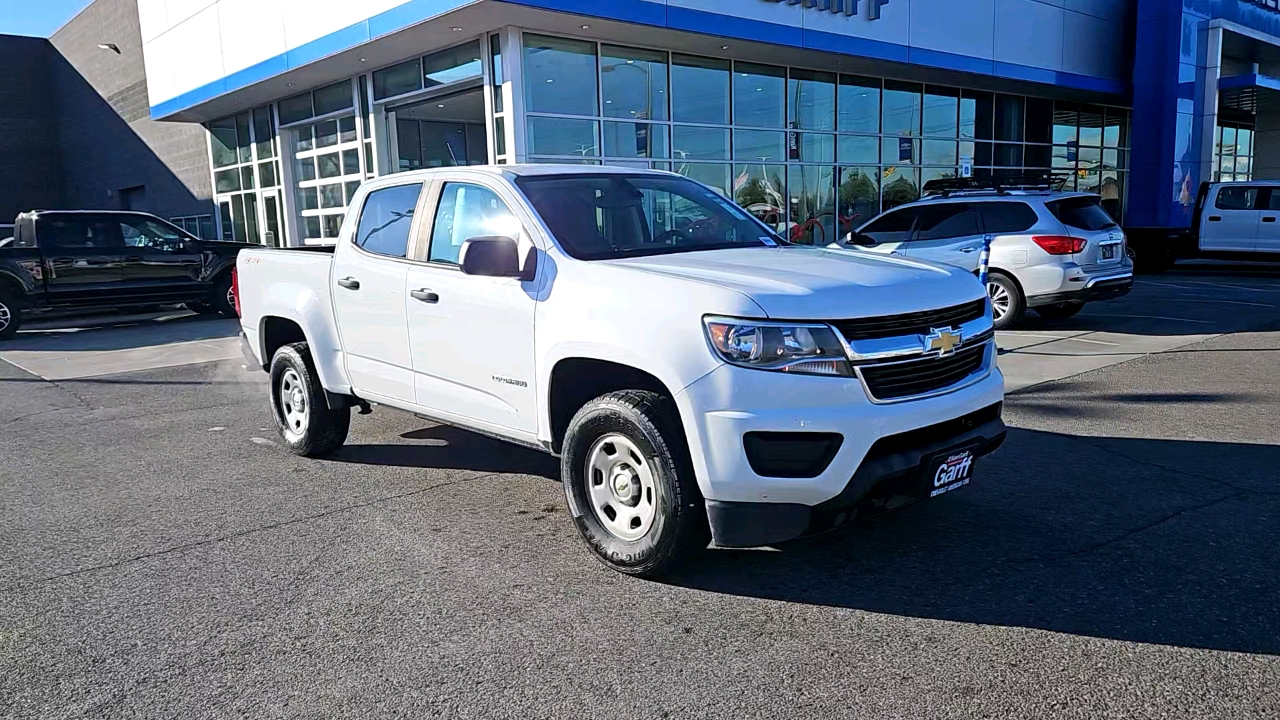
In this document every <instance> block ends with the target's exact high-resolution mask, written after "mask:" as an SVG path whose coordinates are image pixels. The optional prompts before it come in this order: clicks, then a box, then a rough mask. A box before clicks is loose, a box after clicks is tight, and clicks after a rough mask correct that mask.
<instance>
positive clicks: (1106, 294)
mask: <svg viewBox="0 0 1280 720" xmlns="http://www.w3.org/2000/svg"><path fill="white" fill-rule="evenodd" d="M1132 289H1133V276H1132V275H1131V276H1129V277H1127V278H1116V279H1115V280H1102V281H1100V282H1097V283H1095V284H1093V285H1092V286H1090V287H1085V288H1080V289H1079V290H1072V291H1070V292H1060V293H1052V294H1050V295H1036V296H1033V297H1029V298H1027V307H1031V308H1034V307H1040V306H1042V305H1057V304H1058V303H1065V302H1079V303H1085V302H1097V301H1099V300H1115V299H1116V298H1118V297H1124V296H1125V295H1128V294H1129V291H1130V290H1132Z"/></svg>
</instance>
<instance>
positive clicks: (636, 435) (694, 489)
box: [560, 390, 711, 577]
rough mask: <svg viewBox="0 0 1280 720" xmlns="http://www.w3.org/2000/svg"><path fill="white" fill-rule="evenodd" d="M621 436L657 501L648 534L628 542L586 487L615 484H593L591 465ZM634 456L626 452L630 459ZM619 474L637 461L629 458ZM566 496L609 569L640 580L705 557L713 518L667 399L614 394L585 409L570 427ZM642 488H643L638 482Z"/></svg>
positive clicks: (593, 548)
mask: <svg viewBox="0 0 1280 720" xmlns="http://www.w3.org/2000/svg"><path fill="white" fill-rule="evenodd" d="M611 436H613V437H616V436H622V437H623V438H625V439H626V440H627V441H629V442H630V443H631V444H632V445H633V446H634V447H635V448H636V449H638V450H639V452H640V455H641V457H639V458H638V460H639V462H638V464H637V466H638V467H642V468H645V469H646V470H647V472H648V477H649V478H650V479H651V482H652V486H651V487H652V490H653V491H654V492H653V494H654V497H652V498H649V499H648V500H647V501H646V500H645V499H643V497H644V496H645V495H647V494H648V491H649V488H645V489H643V490H641V492H640V495H638V496H637V498H639V499H638V500H637V502H639V503H646V502H648V503H649V504H650V505H651V506H652V508H653V512H652V519H651V521H650V523H651V524H650V525H649V527H648V528H647V529H646V530H644V535H643V536H641V537H639V538H636V539H626V538H623V537H621V536H619V535H618V534H617V533H615V532H614V531H612V530H610V529H609V528H608V527H606V526H605V521H602V520H601V516H602V515H604V516H606V517H607V513H608V511H607V510H604V509H597V508H595V507H594V505H595V503H594V502H593V500H592V490H591V489H590V488H589V487H588V483H592V484H593V485H595V487H596V491H597V492H604V490H602V489H601V488H607V487H609V486H607V485H602V482H605V483H608V482H612V480H603V481H602V480H601V477H594V478H593V474H594V473H593V472H591V471H590V470H589V466H588V463H589V462H591V458H592V457H595V453H593V450H596V448H597V445H600V447H601V448H602V449H601V450H599V452H605V453H607V448H608V447H609V446H610V445H611V444H612V443H611V442H610V441H609V440H608V438H609V437H611ZM629 452H630V451H628V453H629ZM627 458H628V459H627V460H624V461H622V463H621V465H620V466H621V467H624V468H625V467H626V466H627V462H630V461H632V460H635V459H636V458H635V456H634V455H632V454H628V456H627ZM560 463H561V464H560V473H561V478H562V479H563V484H564V490H565V496H566V498H567V500H568V503H569V509H570V511H571V512H572V514H573V515H574V522H575V524H576V525H577V526H578V532H579V533H580V534H581V535H582V539H583V540H584V541H585V542H586V544H587V547H589V548H590V549H591V551H592V552H593V553H594V554H595V556H596V557H597V558H599V559H600V561H601V562H603V563H604V564H605V565H607V566H609V567H610V568H612V569H614V570H616V571H618V572H620V573H624V574H626V575H634V576H637V577H655V576H658V575H661V574H663V573H664V572H666V571H667V570H670V569H671V568H672V567H674V565H675V564H676V563H678V562H679V561H680V560H681V559H682V558H688V557H689V556H690V555H692V554H694V553H696V552H698V551H701V550H705V549H706V547H707V545H708V544H709V543H710V541H711V531H710V527H709V526H708V524H707V511H706V507H705V504H704V502H703V499H702V493H701V492H699V490H698V483H697V480H696V479H695V477H694V474H693V466H692V463H691V462H690V461H689V452H688V448H687V445H686V443H685V439H684V434H683V432H682V431H681V426H680V422H679V416H678V414H677V410H676V407H675V403H674V402H672V400H671V399H670V398H668V397H666V396H664V395H659V394H658V393H653V392H646V391H640V390H624V391H620V392H614V393H609V394H608V395H603V396H601V397H598V398H596V399H595V400H592V401H591V402H589V403H587V404H586V405H584V406H583V407H582V409H581V410H579V411H578V413H577V414H576V415H574V417H573V420H571V421H570V423H569V429H568V432H567V433H566V434H565V439H564V447H563V449H562V454H561V460H560ZM636 487H640V484H639V481H637V484H636Z"/></svg>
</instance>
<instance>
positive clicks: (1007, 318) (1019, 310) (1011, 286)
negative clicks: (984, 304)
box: [987, 272, 1027, 330]
mask: <svg viewBox="0 0 1280 720" xmlns="http://www.w3.org/2000/svg"><path fill="white" fill-rule="evenodd" d="M997 288H999V290H1001V291H1003V293H1004V295H1003V296H1000V295H999V292H998V291H997ZM987 296H988V297H991V298H992V309H993V314H994V315H995V327H996V329H997V330H1008V329H1009V328H1011V327H1013V326H1014V325H1016V324H1018V323H1019V322H1020V321H1021V320H1022V316H1023V314H1025V313H1026V311H1027V300H1026V298H1024V297H1023V296H1022V288H1019V287H1018V283H1016V282H1014V280H1013V278H1011V277H1009V276H1008V275H1005V274H1004V273H1000V272H992V273H991V274H989V275H988V276H987ZM998 297H1007V298H1008V305H1007V307H1008V309H1007V310H1005V311H1004V313H1003V315H1001V314H1000V310H999V308H998V307H996V304H997V302H1001V304H1003V301H1002V300H998V299H997V298H998Z"/></svg>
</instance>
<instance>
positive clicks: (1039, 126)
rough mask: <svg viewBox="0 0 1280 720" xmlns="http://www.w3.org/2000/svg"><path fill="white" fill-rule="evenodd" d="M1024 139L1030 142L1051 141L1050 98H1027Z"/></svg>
mask: <svg viewBox="0 0 1280 720" xmlns="http://www.w3.org/2000/svg"><path fill="white" fill-rule="evenodd" d="M1024 139H1025V140H1026V141H1027V142H1030V143H1045V144H1048V143H1051V142H1053V101H1052V100H1045V99H1043V98H1027V132H1026V135H1025V137H1024Z"/></svg>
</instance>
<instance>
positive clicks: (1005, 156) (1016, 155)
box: [993, 143, 1022, 168]
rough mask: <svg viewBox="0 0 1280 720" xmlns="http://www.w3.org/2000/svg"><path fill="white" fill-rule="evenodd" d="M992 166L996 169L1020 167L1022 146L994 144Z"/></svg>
mask: <svg viewBox="0 0 1280 720" xmlns="http://www.w3.org/2000/svg"><path fill="white" fill-rule="evenodd" d="M995 149H996V155H995V160H994V162H993V164H994V165H995V166H996V167H1009V168H1016V167H1022V146H1021V145H1018V144H1015V143H996V148H995Z"/></svg>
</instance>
